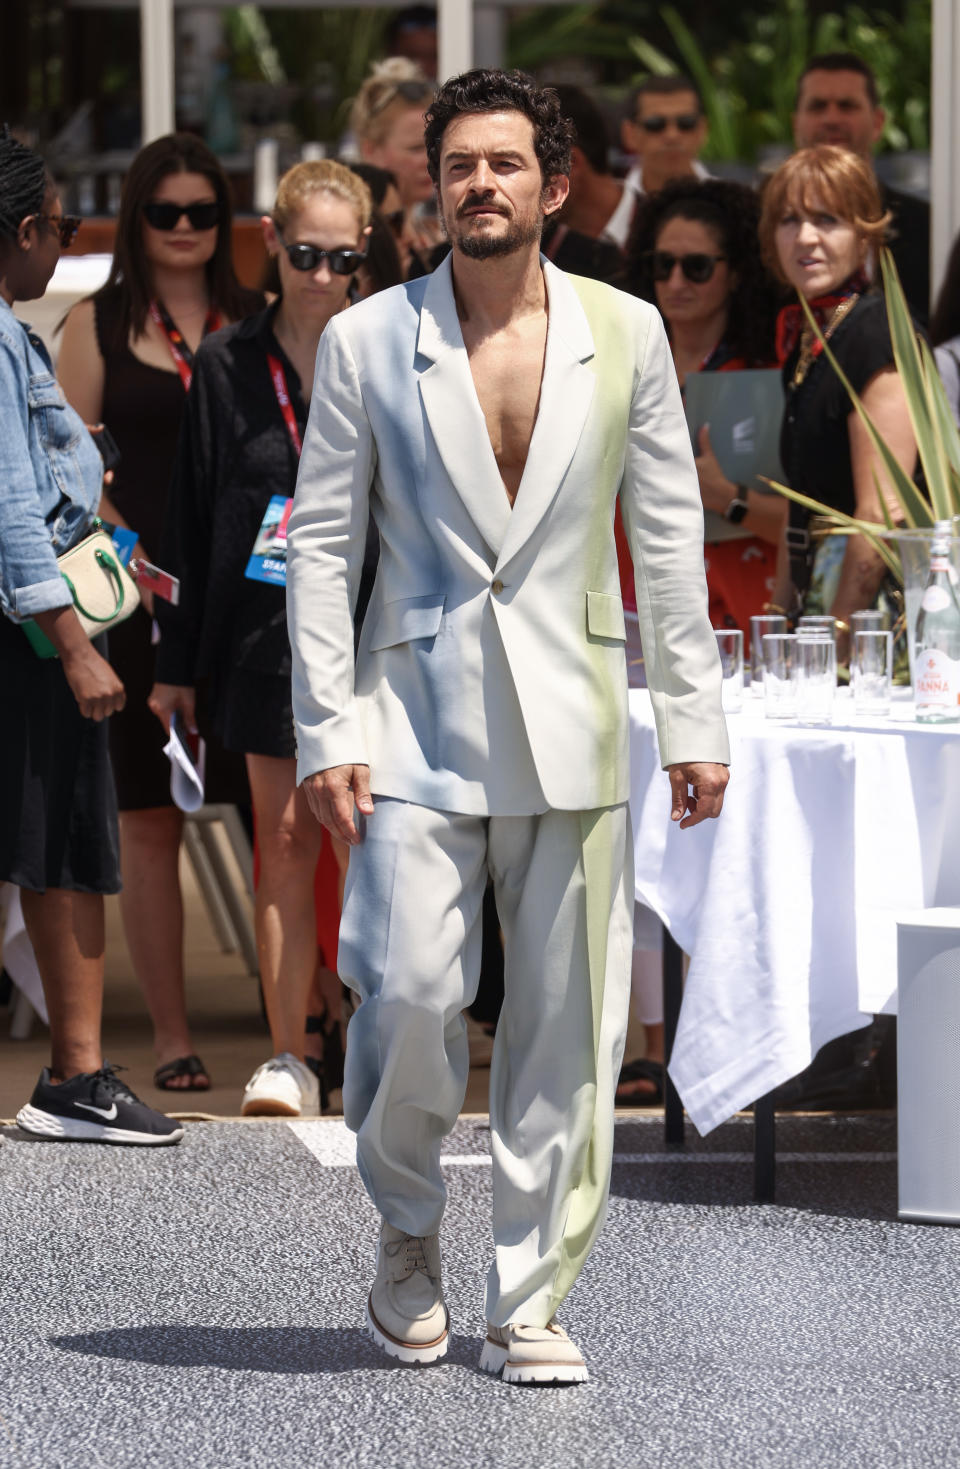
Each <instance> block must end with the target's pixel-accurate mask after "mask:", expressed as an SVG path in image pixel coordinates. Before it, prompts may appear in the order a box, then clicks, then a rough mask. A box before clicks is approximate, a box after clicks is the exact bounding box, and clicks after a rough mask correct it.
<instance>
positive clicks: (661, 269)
mask: <svg viewBox="0 0 960 1469" xmlns="http://www.w3.org/2000/svg"><path fill="white" fill-rule="evenodd" d="M645 258H646V259H647V260H649V262H650V272H651V274H652V276H653V278H654V280H655V281H668V280H669V279H670V277H671V276H672V275H673V267H674V266H675V265H679V267H680V269H681V270H682V271H683V273H684V275H685V276H686V278H687V280H688V281H690V283H691V285H694V286H702V285H705V284H706V282H707V281H708V280H709V279H710V277H711V276H712V275H713V272H714V271H715V270H716V268H717V262H718V261H720V260H726V258H727V257H726V255H699V254H695V255H671V254H670V252H669V250H648V251H647V252H646V256H645Z"/></svg>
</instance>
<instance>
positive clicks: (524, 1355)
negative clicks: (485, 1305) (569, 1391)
mask: <svg viewBox="0 0 960 1469" xmlns="http://www.w3.org/2000/svg"><path fill="white" fill-rule="evenodd" d="M480 1370H481V1372H490V1373H492V1374H493V1376H494V1377H502V1378H503V1381H504V1382H542V1383H547V1382H556V1383H562V1382H586V1381H587V1365H586V1363H585V1362H584V1360H583V1358H582V1356H581V1355H580V1352H579V1350H578V1348H577V1347H575V1346H574V1344H573V1342H572V1341H571V1340H570V1338H569V1337H568V1336H567V1333H566V1332H565V1331H564V1329H563V1327H562V1326H558V1325H557V1323H556V1322H555V1321H551V1322H550V1324H549V1326H523V1325H521V1323H520V1322H519V1321H511V1322H510V1324H509V1325H508V1326H491V1325H490V1323H489V1322H487V1339H486V1341H485V1342H484V1344H483V1351H482V1352H481V1354H480Z"/></svg>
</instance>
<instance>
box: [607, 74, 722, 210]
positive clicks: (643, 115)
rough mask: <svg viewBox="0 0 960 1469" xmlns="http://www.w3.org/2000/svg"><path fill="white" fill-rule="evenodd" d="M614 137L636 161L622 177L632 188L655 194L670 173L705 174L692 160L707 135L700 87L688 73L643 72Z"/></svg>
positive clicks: (672, 176) (673, 175)
mask: <svg viewBox="0 0 960 1469" xmlns="http://www.w3.org/2000/svg"><path fill="white" fill-rule="evenodd" d="M620 140H621V142H622V144H623V147H624V149H625V151H626V152H627V153H631V154H633V155H634V156H635V157H636V159H637V161H636V163H635V164H634V165H633V167H632V168H631V169H630V172H629V173H628V174H627V176H626V178H625V179H624V187H625V188H627V189H630V190H632V191H633V192H634V193H635V194H655V193H656V192H657V190H658V189H662V188H663V186H664V184H666V183H669V181H670V180H671V179H678V178H686V177H688V176H692V177H694V178H708V177H709V174H708V173H707V170H706V169H705V168H704V166H703V164H702V163H700V162H699V161H698V159H699V154H700V153H701V151H702V150H703V145H704V144H705V143H706V141H707V119H706V118H705V116H704V114H703V104H702V103H701V101H700V93H699V92H698V91H697V89H696V87H695V86H694V84H693V82H691V81H690V80H689V78H688V77H684V76H680V75H674V76H656V77H647V79H646V81H644V82H641V83H640V85H639V87H637V88H636V90H635V91H634V93H633V95H632V97H631V101H630V110H629V113H628V116H627V117H626V118H624V121H623V123H622V124H621V128H620Z"/></svg>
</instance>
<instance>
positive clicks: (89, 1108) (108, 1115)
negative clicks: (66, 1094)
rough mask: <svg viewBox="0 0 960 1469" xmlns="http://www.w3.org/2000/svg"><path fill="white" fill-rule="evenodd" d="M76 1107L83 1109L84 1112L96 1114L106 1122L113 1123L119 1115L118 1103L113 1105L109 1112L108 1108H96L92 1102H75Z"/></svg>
mask: <svg viewBox="0 0 960 1469" xmlns="http://www.w3.org/2000/svg"><path fill="white" fill-rule="evenodd" d="M74 1106H75V1107H82V1108H83V1110H84V1112H96V1114H97V1116H98V1117H102V1118H103V1120H104V1121H105V1122H112V1121H113V1119H114V1118H115V1117H116V1115H117V1104H116V1102H114V1103H113V1106H112V1107H110V1109H109V1111H108V1110H107V1108H106V1107H94V1106H93V1105H92V1104H91V1103H90V1102H74Z"/></svg>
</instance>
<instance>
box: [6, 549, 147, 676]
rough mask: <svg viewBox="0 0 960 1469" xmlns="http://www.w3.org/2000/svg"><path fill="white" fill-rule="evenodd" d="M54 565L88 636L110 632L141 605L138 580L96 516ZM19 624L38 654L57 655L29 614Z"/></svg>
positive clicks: (47, 656)
mask: <svg viewBox="0 0 960 1469" xmlns="http://www.w3.org/2000/svg"><path fill="white" fill-rule="evenodd" d="M57 566H58V567H59V568H60V574H61V576H62V577H63V579H64V581H65V582H66V584H67V586H68V587H69V588H70V595H71V597H72V598H73V607H74V611H75V612H76V614H77V617H78V618H79V619H80V625H81V627H82V628H83V630H84V632H85V633H86V634H87V636H88V637H91V638H93V637H96V635H97V634H98V633H102V632H109V630H110V628H112V627H116V626H117V624H118V623H120V622H125V621H126V619H127V618H128V617H132V616H133V614H134V612H136V610H137V608H138V607H139V606H140V593H139V591H138V590H137V584H136V582H135V581H134V579H133V577H132V576H131V575H130V573H129V571H127V569H126V567H125V566H124V565H123V564H122V562H121V561H120V558H119V556H118V555H117V552H116V548H115V547H114V544H113V542H112V541H111V539H110V537H109V536H108V535H107V533H106V531H105V530H104V529H103V527H102V525H101V524H100V522H99V521H98V520H96V521H94V529H93V530H92V531H91V532H90V534H89V535H88V536H84V538H83V540H82V541H78V542H77V544H76V545H75V546H71V547H70V550H69V551H64V553H63V555H62V556H58V557H57ZM21 626H22V627H23V630H24V632H25V633H26V635H27V637H28V639H29V641H30V644H31V646H32V648H33V650H34V652H35V653H36V654H37V655H38V657H40V658H56V657H57V650H56V648H55V647H54V646H53V644H52V643H51V641H50V639H49V638H48V637H47V635H46V633H44V632H42V631H41V629H40V628H39V627H38V626H37V624H36V623H35V622H34V621H33V620H32V618H31V619H28V620H27V621H25V622H23V623H22V624H21Z"/></svg>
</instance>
